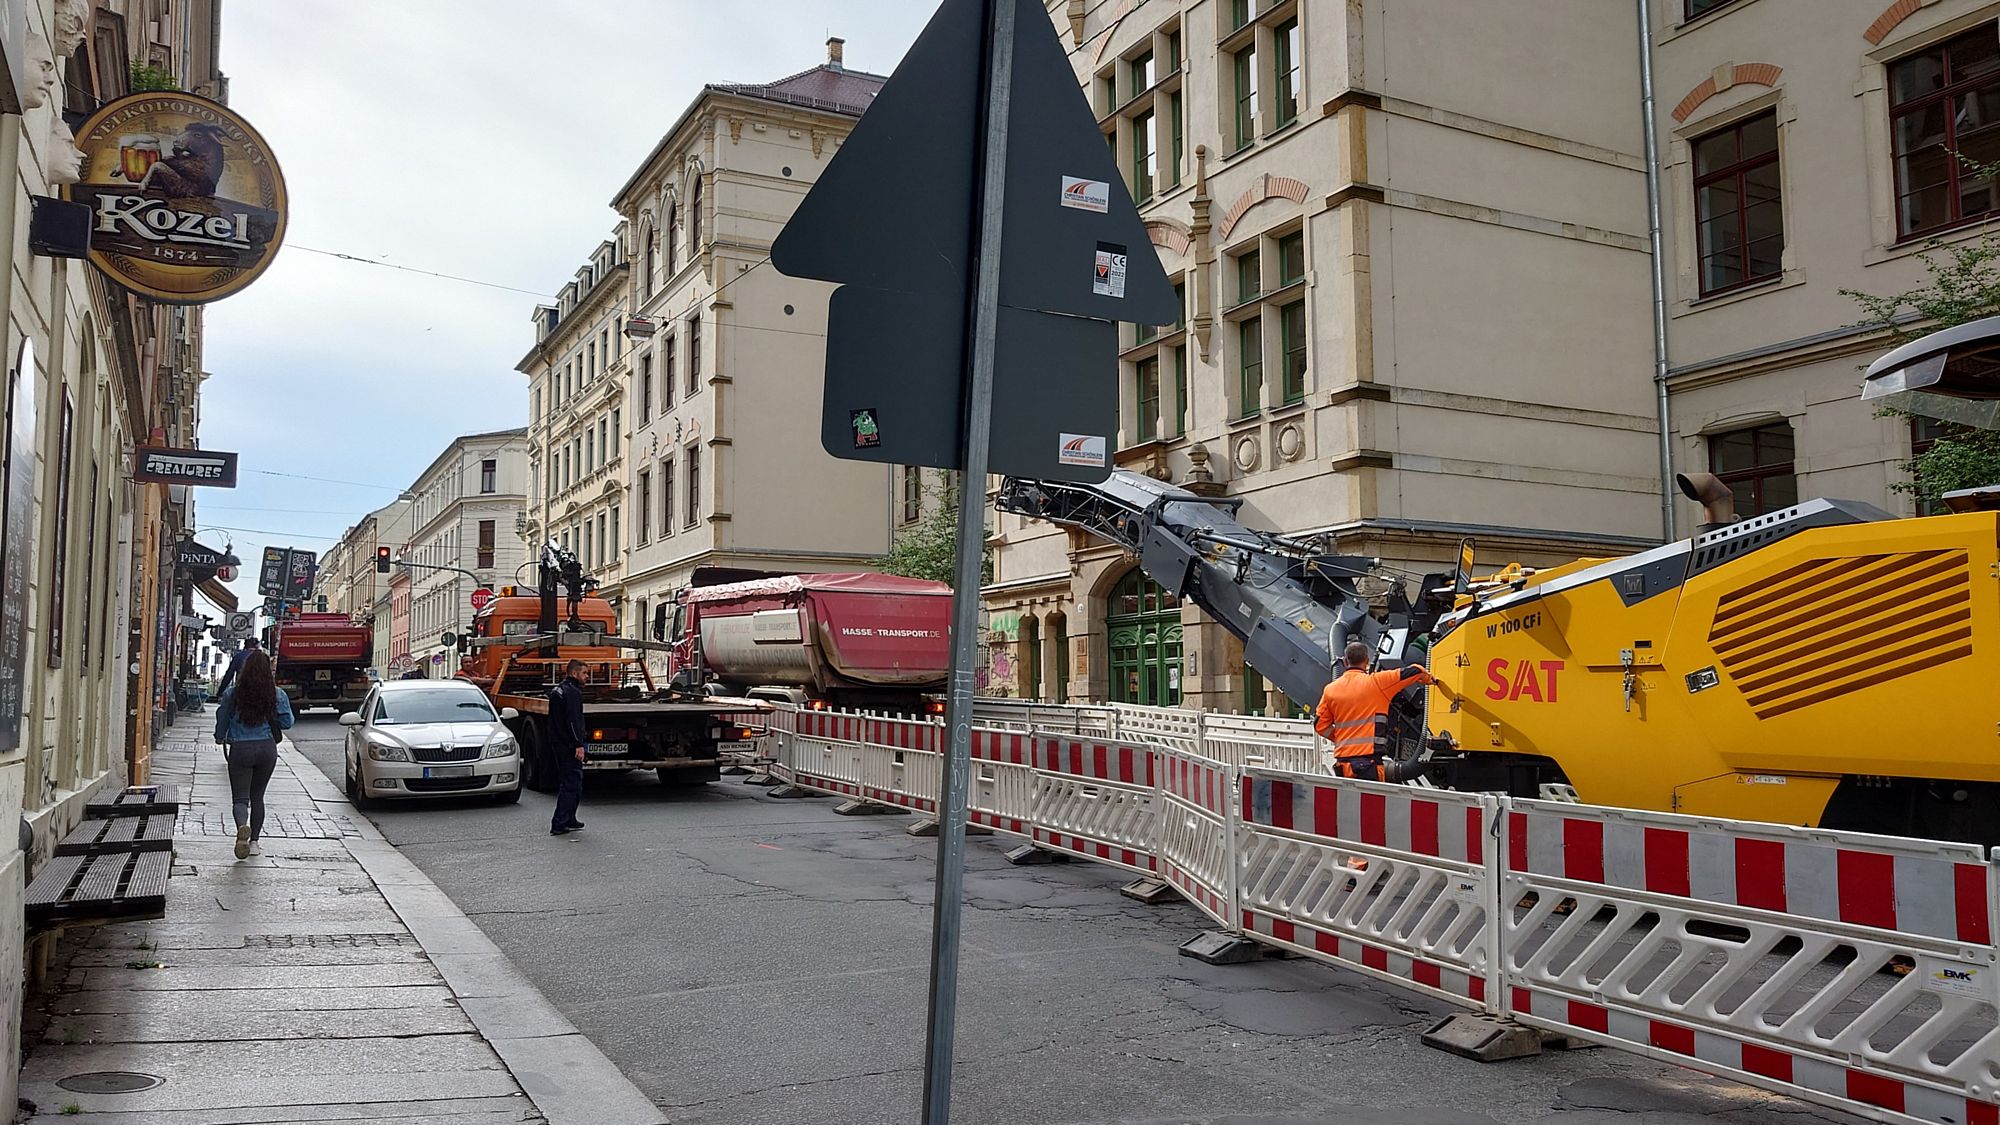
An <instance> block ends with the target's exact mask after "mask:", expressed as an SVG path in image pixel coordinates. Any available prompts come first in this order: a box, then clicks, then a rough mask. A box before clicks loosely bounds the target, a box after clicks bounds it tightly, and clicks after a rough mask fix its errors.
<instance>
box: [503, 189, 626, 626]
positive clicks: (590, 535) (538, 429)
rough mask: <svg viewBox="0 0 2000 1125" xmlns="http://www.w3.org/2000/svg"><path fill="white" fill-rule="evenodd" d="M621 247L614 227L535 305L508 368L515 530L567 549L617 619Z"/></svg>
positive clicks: (621, 535)
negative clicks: (519, 385) (520, 462)
mask: <svg viewBox="0 0 2000 1125" xmlns="http://www.w3.org/2000/svg"><path fill="white" fill-rule="evenodd" d="M625 242H626V239H625V232H624V230H623V229H622V227H621V229H620V230H619V231H618V232H617V233H615V234H614V235H613V237H612V238H611V239H609V240H608V241H606V242H604V243H602V244H601V245H599V246H598V247H597V250H596V251H595V252H594V253H593V254H592V255H591V257H590V260H589V261H587V262H585V263H584V264H583V266H582V268H580V269H578V270H577V272H576V277H575V278H574V279H572V280H571V281H570V282H569V283H568V284H566V285H564V286H563V289H562V293H561V294H560V295H559V297H558V299H557V302H556V303H555V304H554V305H541V306H537V307H536V309H535V313H534V320H535V346H534V347H533V348H531V349H530V350H529V351H528V354H527V355H526V356H524V357H523V358H522V360H521V362H520V364H519V365H518V366H517V367H516V370H518V371H520V372H522V373H523V374H525V375H526V376H527V377H528V442H527V457H528V462H527V463H528V478H529V479H528V508H527V513H528V514H527V522H526V524H525V525H524V527H523V533H524V534H525V535H526V537H527V541H528V542H529V543H530V544H532V545H533V546H534V548H535V549H536V550H537V551H539V550H540V548H541V545H542V544H544V543H546V542H548V541H549V540H551V539H554V540H556V541H557V542H559V543H561V544H562V545H563V546H564V547H567V548H568V549H570V550H571V551H573V552H575V554H576V557H577V561H578V562H579V563H581V564H582V565H583V569H584V573H586V574H588V575H590V576H592V577H593V578H596V579H597V581H598V583H599V592H600V593H602V594H603V595H604V596H605V597H606V598H607V599H610V600H611V602H612V604H613V605H614V607H618V608H619V609H620V610H621V617H622V616H623V614H622V609H623V605H624V601H625V598H624V577H625V575H624V570H625V555H626V538H625V523H624V518H625V508H626V501H625V492H626V488H627V476H628V473H627V466H628V464H629V462H628V460H627V458H626V452H627V428H626V420H625V411H626V404H627V399H628V398H629V395H628V390H629V388H628V386H627V383H628V382H629V375H630V372H629V370H628V362H627V360H628V356H629V354H630V350H631V349H630V346H629V340H628V337H627V324H628V318H629V317H630V315H631V294H630V276H629V275H630V272H631V265H630V263H629V260H628V255H627V254H626V249H625ZM528 580H529V581H532V576H530V577H529V579H528Z"/></svg>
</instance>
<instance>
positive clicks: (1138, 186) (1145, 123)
mask: <svg viewBox="0 0 2000 1125" xmlns="http://www.w3.org/2000/svg"><path fill="white" fill-rule="evenodd" d="M1158 144H1159V120H1158V119H1157V118H1156V117H1154V116H1153V111H1152V110H1150V109H1149V110H1147V111H1146V112H1144V113H1141V114H1139V115H1138V116H1136V117H1134V118H1132V200H1133V202H1135V203H1144V202H1146V201H1147V200H1149V199H1151V198H1153V153H1154V150H1155V149H1156V148H1157V147H1158Z"/></svg>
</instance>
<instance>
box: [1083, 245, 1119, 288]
mask: <svg viewBox="0 0 2000 1125" xmlns="http://www.w3.org/2000/svg"><path fill="white" fill-rule="evenodd" d="M1125 261H1126V255H1125V248H1124V247H1123V246H1120V245H1118V244H1117V243H1115V242H1100V243H1098V244H1097V274H1096V277H1095V278H1093V279H1092V281H1091V285H1090V291H1091V292H1093V293H1095V294H1097V295H1098V296H1100V297H1119V298H1122V297H1124V296H1125Z"/></svg>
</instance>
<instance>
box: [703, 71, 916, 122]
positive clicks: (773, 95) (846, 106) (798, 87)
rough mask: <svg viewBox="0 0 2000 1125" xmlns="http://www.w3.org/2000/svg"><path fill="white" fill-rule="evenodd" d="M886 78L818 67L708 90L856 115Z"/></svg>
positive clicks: (716, 84)
mask: <svg viewBox="0 0 2000 1125" xmlns="http://www.w3.org/2000/svg"><path fill="white" fill-rule="evenodd" d="M887 81H888V79H887V78H885V77H883V76H882V75H879V74H869V73H867V72H865V71H859V70H848V69H846V68H845V67H837V66H831V65H820V66H816V67H813V68H812V69H811V70H805V71H800V72H799V73H797V74H794V75H792V76H790V77H789V78H780V79H778V80H777V81H776V82H765V83H738V82H722V83H715V84H712V85H710V86H709V87H708V88H709V89H711V90H714V91H716V92H718V93H724V94H736V95H739V96H742V97H746V98H764V99H766V100H769V101H774V102H783V103H785V104H787V105H802V106H807V107H810V108H813V109H830V110H834V111H836V112H839V113H849V114H853V115H855V116H859V115H860V114H861V112H862V111H863V110H865V109H867V108H868V106H869V103H871V102H873V101H874V100H875V95H876V94H877V93H879V92H880V91H881V89H882V84H883V83H884V82H887Z"/></svg>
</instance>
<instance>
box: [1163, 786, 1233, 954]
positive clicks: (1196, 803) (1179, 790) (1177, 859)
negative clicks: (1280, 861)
mask: <svg viewBox="0 0 2000 1125" xmlns="http://www.w3.org/2000/svg"><path fill="white" fill-rule="evenodd" d="M1158 782H1159V786H1160V798H1159V800H1160V807H1159V818H1160V825H1159V842H1158V845H1157V847H1158V857H1159V867H1158V873H1159V875H1160V877H1161V878H1163V879H1165V880H1166V881H1167V883H1168V884H1169V885H1170V886H1172V887H1173V888H1174V889H1175V890H1177V891H1179V892H1180V893H1181V895H1182V896H1183V897H1184V898H1186V899H1187V900H1188V901H1189V902H1191V903H1194V904H1195V906H1197V907H1199V908H1200V909H1201V911H1202V912H1203V913H1205V914H1207V915H1208V916H1209V917H1210V918H1213V919H1215V921H1216V924H1217V925H1219V926H1222V927H1224V928H1225V929H1232V930H1233V929H1235V928H1237V926H1238V925H1240V920H1239V917H1238V914H1237V907H1236V832H1235V830H1234V828H1233V824H1234V816H1233V812H1234V808H1235V804H1236V802H1237V793H1238V789H1239V787H1240V774H1239V773H1238V771H1237V769H1236V768H1235V767H1234V766H1231V765H1228V764H1226V763H1223V762H1218V761H1216V760H1214V759H1213V758H1204V757H1202V756H1201V755H1199V754H1183V753H1181V752H1179V751H1176V750H1162V751H1160V753H1159V775H1158Z"/></svg>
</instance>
